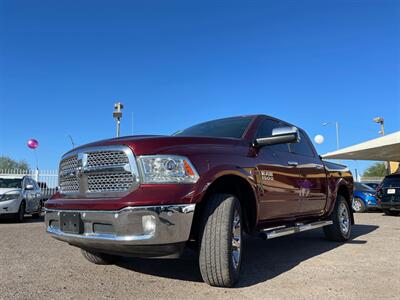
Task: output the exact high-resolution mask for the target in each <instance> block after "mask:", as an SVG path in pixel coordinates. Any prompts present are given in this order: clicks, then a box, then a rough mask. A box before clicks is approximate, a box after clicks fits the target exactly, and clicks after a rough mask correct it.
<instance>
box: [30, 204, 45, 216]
mask: <svg viewBox="0 0 400 300" xmlns="http://www.w3.org/2000/svg"><path fill="white" fill-rule="evenodd" d="M42 207H43V202H42V201H40V203H39V207H38V212H37V213H34V214H32V218H33V219H39V218H40V216H41V213H42Z"/></svg>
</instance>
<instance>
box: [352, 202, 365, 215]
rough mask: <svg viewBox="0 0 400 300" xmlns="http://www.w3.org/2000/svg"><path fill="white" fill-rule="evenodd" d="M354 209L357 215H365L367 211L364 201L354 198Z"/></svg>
mask: <svg viewBox="0 0 400 300" xmlns="http://www.w3.org/2000/svg"><path fill="white" fill-rule="evenodd" d="M352 208H353V210H354V212H356V213H363V212H365V211H366V210H367V207H366V206H365V203H364V201H362V200H361V199H360V198H354V200H353V207H352Z"/></svg>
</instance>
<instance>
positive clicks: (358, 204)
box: [353, 182, 380, 213]
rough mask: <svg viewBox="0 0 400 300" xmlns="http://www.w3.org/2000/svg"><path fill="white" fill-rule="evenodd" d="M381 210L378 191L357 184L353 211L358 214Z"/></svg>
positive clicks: (355, 184) (359, 183) (362, 184)
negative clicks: (370, 210)
mask: <svg viewBox="0 0 400 300" xmlns="http://www.w3.org/2000/svg"><path fill="white" fill-rule="evenodd" d="M379 208H380V206H379V204H378V200H377V198H376V190H374V189H373V188H371V187H369V186H368V185H366V184H364V183H361V182H355V183H354V199H353V210H354V211H355V212H357V213H362V212H366V211H367V210H369V209H379Z"/></svg>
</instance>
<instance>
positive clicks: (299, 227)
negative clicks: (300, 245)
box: [261, 221, 333, 240]
mask: <svg viewBox="0 0 400 300" xmlns="http://www.w3.org/2000/svg"><path fill="white" fill-rule="evenodd" d="M332 224H333V222H332V221H318V222H314V223H308V224H302V223H297V224H296V225H295V226H292V227H277V228H272V229H266V230H265V231H262V232H261V235H262V236H263V237H264V238H266V239H268V240H269V239H273V238H276V237H280V236H284V235H289V234H293V233H298V232H302V231H307V230H312V229H315V228H319V227H324V226H328V225H332Z"/></svg>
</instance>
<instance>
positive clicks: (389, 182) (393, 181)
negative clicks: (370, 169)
mask: <svg viewBox="0 0 400 300" xmlns="http://www.w3.org/2000/svg"><path fill="white" fill-rule="evenodd" d="M382 187H384V188H391V187H400V175H398V176H389V177H386V178H385V179H384V180H383V183H382Z"/></svg>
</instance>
